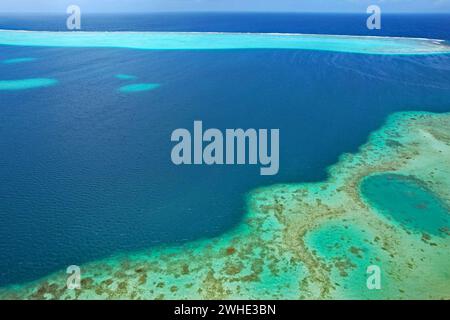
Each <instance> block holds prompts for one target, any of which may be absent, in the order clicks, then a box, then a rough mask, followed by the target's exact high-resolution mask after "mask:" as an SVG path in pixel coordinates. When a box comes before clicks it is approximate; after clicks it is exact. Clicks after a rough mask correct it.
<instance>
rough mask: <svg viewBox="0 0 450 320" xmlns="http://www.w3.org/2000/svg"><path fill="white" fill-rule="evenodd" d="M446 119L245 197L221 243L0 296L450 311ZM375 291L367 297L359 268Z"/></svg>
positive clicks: (427, 121)
mask: <svg viewBox="0 0 450 320" xmlns="http://www.w3.org/2000/svg"><path fill="white" fill-rule="evenodd" d="M449 128H450V113H445V114H431V113H421V112H406V113H396V114H394V115H392V116H390V117H389V119H388V121H387V123H386V124H385V125H384V126H383V127H382V128H381V129H379V130H378V131H376V132H374V133H372V134H371V136H370V138H369V140H368V142H367V143H366V144H365V145H363V146H362V147H361V148H360V149H359V151H358V152H357V153H355V154H344V155H342V156H341V158H340V159H339V161H338V163H337V164H335V165H333V166H332V167H330V168H329V169H328V179H327V180H326V181H323V182H318V183H300V184H280V185H275V186H270V187H264V188H261V189H257V190H254V191H252V192H250V193H249V194H248V195H247V208H248V209H247V214H246V215H245V217H244V218H243V220H242V222H241V223H240V224H239V225H238V226H237V227H236V228H234V229H233V230H230V231H229V232H228V233H226V234H224V235H222V236H220V237H217V238H213V239H202V240H198V241H195V242H191V243H187V244H183V245H180V246H176V247H160V248H152V249H149V250H148V251H144V252H138V253H134V254H127V255H125V254H124V255H119V256H115V257H113V258H108V259H105V260H101V261H95V262H92V263H89V264H86V265H83V266H81V277H82V280H81V289H78V290H68V289H66V279H67V274H66V273H65V272H64V271H61V272H57V273H55V274H52V275H50V276H48V277H46V278H44V279H40V280H38V281H35V282H32V283H28V284H25V285H20V286H10V287H7V288H3V289H0V298H2V299H449V298H450V286H449V285H448V284H449V283H450V259H449V254H450V248H449V246H450V237H449V236H450V225H449V217H450V209H449V208H450V130H449ZM371 265H376V266H378V267H379V268H380V270H381V289H380V290H376V289H375V290H369V289H368V287H367V279H368V276H369V275H368V273H367V268H368V267H369V266H371Z"/></svg>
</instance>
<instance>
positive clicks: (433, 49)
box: [0, 30, 450, 54]
mask: <svg viewBox="0 0 450 320" xmlns="http://www.w3.org/2000/svg"><path fill="white" fill-rule="evenodd" d="M0 44H3V45H16V46H44V47H76V48H130V49H147V50H218V49H221V50H225V49H301V50H320V51H335V52H352V53H367V54H430V53H450V47H449V46H447V45H445V43H444V42H441V41H438V40H428V39H413V38H389V37H361V36H336V35H306V34H269V33H266V34H262V33H208V32H199V33H196V32H49V31H47V32H46V31H12V30H1V31H0Z"/></svg>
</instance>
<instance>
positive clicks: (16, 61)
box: [2, 57, 36, 64]
mask: <svg viewBox="0 0 450 320" xmlns="http://www.w3.org/2000/svg"><path fill="white" fill-rule="evenodd" d="M35 60H36V59H35V58H28V57H26V58H14V59H6V60H3V61H2V63H5V64H15V63H23V62H32V61H35Z"/></svg>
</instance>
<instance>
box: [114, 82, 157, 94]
mask: <svg viewBox="0 0 450 320" xmlns="http://www.w3.org/2000/svg"><path fill="white" fill-rule="evenodd" d="M159 87H160V84H158V83H135V84H129V85H126V86H122V87H120V88H119V91H120V92H141V91H151V90H155V89H157V88H159Z"/></svg>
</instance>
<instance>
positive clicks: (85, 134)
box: [0, 13, 450, 286]
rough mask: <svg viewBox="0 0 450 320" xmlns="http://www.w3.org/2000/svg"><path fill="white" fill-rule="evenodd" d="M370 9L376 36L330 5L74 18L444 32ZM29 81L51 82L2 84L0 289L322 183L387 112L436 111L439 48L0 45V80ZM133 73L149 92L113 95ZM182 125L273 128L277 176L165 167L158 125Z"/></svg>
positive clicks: (447, 95) (442, 77)
mask: <svg viewBox="0 0 450 320" xmlns="http://www.w3.org/2000/svg"><path fill="white" fill-rule="evenodd" d="M383 17H384V18H383V25H382V29H381V30H380V31H370V30H368V29H367V28H366V24H365V20H366V16H362V15H330V14H326V15H318V14H216V13H214V14H213V13H208V14H206V13H205V14H154V15H116V16H108V15H84V16H83V18H82V28H83V30H84V31H187V32H191V31H196V32H199V31H208V32H263V33H264V32H271V33H314V34H315V33H320V34H343V35H376V36H398V37H425V38H433V39H443V40H450V28H449V26H450V15H443V14H442V15H407V16H402V15H385V16H383ZM65 19H66V17H65V16H57V15H51V16H43V15H20V16H19V15H10V16H5V15H2V14H0V29H13V30H35V31H38V30H49V31H63V30H65ZM15 59H22V60H17V61H15V62H16V63H14V60H15ZM2 61H12V62H13V63H2ZM117 75H131V76H132V77H131V78H130V79H127V77H118V76H117ZM28 78H45V79H57V83H56V84H54V85H52V86H48V87H44V88H39V89H27V90H14V91H0V151H1V156H0V181H1V183H0V222H1V223H0V239H1V241H0V286H4V285H7V284H13V283H23V282H25V281H29V280H35V279H37V278H39V277H42V276H45V275H47V274H49V273H51V272H53V271H56V270H60V269H64V268H66V267H67V266H69V265H74V264H75V265H80V264H83V263H86V262H89V261H92V260H96V259H100V258H104V257H108V256H111V255H113V254H117V253H126V252H134V251H138V250H142V249H147V248H151V247H154V246H160V245H167V244H174V243H182V242H186V241H192V240H195V239H201V238H209V237H213V236H216V235H220V234H222V233H224V232H225V231H227V230H230V229H231V228H233V227H234V226H236V225H237V224H238V223H239V222H240V221H241V219H242V217H243V216H244V213H245V210H246V208H245V203H244V200H245V195H246V194H247V193H248V192H249V191H251V190H253V189H254V188H258V187H261V186H267V185H271V184H275V183H290V182H310V181H321V180H324V179H325V178H326V177H327V170H326V169H327V167H328V166H330V165H332V164H334V163H336V162H337V160H338V158H339V157H340V156H341V155H342V154H343V153H347V152H355V151H357V150H358V147H359V146H361V145H362V144H363V143H364V142H365V141H367V139H368V136H369V135H370V133H371V132H373V131H374V130H376V129H378V128H379V127H381V126H382V125H383V123H384V121H385V120H386V118H387V117H388V115H390V114H392V113H394V112H396V111H415V110H417V111H433V112H448V111H450V104H449V102H450V56H449V55H425V56H395V55H394V56H387V55H364V54H352V53H336V52H319V51H307V50H277V49H264V50H214V51H212V50H211V51H208V50H203V51H192V50H179V51H164V50H157V51H154V50H152V51H147V50H131V49H119V48H95V49H94V48H91V49H90V48H58V47H53V48H46V47H24V46H0V81H1V80H11V79H28ZM133 79H136V80H133ZM133 81H135V82H136V81H138V82H146V83H147V82H149V83H157V84H158V85H159V86H158V87H157V88H155V89H153V90H151V91H143V92H132V93H129V92H123V91H121V90H119V89H120V88H121V87H123V86H124V85H127V84H132V83H133ZM195 120H201V121H203V124H204V126H206V127H208V128H219V129H222V130H225V129H227V128H243V129H246V128H268V129H270V128H279V129H280V171H279V174H278V175H276V176H268V177H264V176H260V175H259V166H212V167H209V166H181V167H177V166H175V165H173V163H172V162H171V159H170V152H171V148H172V147H173V143H171V141H170V135H171V132H172V131H173V130H175V129H177V128H188V129H192V126H193V122H194V121H195Z"/></svg>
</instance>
